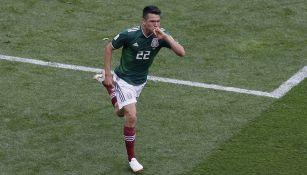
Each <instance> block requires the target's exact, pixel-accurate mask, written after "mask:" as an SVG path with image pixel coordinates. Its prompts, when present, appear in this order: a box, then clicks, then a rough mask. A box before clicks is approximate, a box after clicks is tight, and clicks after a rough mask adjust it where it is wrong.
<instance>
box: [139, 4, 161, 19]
mask: <svg viewBox="0 0 307 175" xmlns="http://www.w3.org/2000/svg"><path fill="white" fill-rule="evenodd" d="M148 13H152V14H156V15H160V14H161V10H160V9H159V8H158V7H157V6H154V5H149V6H146V7H144V9H143V18H146V17H147V15H148Z"/></svg>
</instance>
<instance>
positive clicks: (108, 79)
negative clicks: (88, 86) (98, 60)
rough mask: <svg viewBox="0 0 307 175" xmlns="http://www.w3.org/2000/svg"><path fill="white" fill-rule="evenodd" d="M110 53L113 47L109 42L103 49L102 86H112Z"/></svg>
mask: <svg viewBox="0 0 307 175" xmlns="http://www.w3.org/2000/svg"><path fill="white" fill-rule="evenodd" d="M112 52H113V47H112V43H111V42H110V43H108V44H107V45H106V47H105V48H104V71H105V80H104V85H106V86H112V85H113V78H112V74H111V62H112Z"/></svg>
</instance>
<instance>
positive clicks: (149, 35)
mask: <svg viewBox="0 0 307 175" xmlns="http://www.w3.org/2000/svg"><path fill="white" fill-rule="evenodd" d="M140 28H141V30H142V33H143V35H144V36H145V38H149V37H150V36H151V35H153V33H151V34H150V35H148V36H146V35H145V33H144V31H143V27H142V26H140Z"/></svg>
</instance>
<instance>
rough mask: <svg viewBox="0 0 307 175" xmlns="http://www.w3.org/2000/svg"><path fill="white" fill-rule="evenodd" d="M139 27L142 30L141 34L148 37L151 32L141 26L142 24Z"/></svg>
mask: <svg viewBox="0 0 307 175" xmlns="http://www.w3.org/2000/svg"><path fill="white" fill-rule="evenodd" d="M141 29H142V32H143V35H144V36H145V37H146V38H148V37H149V36H150V35H152V34H153V33H152V32H151V31H149V30H146V29H145V28H143V26H142V25H141Z"/></svg>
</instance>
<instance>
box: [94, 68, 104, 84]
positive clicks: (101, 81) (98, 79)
mask: <svg viewBox="0 0 307 175" xmlns="http://www.w3.org/2000/svg"><path fill="white" fill-rule="evenodd" d="M93 79H95V80H97V81H98V82H99V83H101V84H103V81H104V70H102V71H101V73H99V74H96V75H94V77H93Z"/></svg>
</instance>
